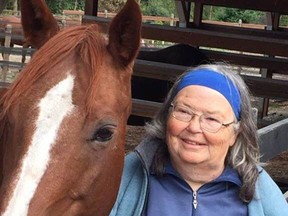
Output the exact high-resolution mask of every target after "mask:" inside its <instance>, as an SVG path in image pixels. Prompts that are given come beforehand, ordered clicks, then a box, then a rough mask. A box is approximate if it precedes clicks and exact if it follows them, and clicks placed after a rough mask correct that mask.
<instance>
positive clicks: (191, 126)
mask: <svg viewBox="0 0 288 216" xmlns="http://www.w3.org/2000/svg"><path fill="white" fill-rule="evenodd" d="M186 129H187V130H188V131H189V132H191V133H202V128H201V124H200V116H197V115H194V116H193V117H192V119H191V121H190V122H189V123H188V125H187V128H186Z"/></svg>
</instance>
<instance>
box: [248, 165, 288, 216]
mask: <svg viewBox="0 0 288 216" xmlns="http://www.w3.org/2000/svg"><path fill="white" fill-rule="evenodd" d="M248 210H249V216H288V203H287V202H286V200H285V198H284V195H283V194H282V192H281V190H280V189H279V187H278V186H277V185H276V183H275V182H274V181H273V180H272V178H271V177H270V176H269V175H268V173H267V172H266V171H265V170H264V169H262V170H261V171H260V173H259V178H258V180H257V183H256V194H255V198H254V199H253V200H252V201H251V202H250V203H249V205H248Z"/></svg>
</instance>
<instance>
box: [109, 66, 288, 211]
mask: <svg viewBox="0 0 288 216" xmlns="http://www.w3.org/2000/svg"><path fill="white" fill-rule="evenodd" d="M252 115H253V114H252V111H251V104H250V95H249V92H248V89H247V87H246V85H245V83H244V82H243V80H242V78H241V77H240V76H239V75H237V74H234V73H233V72H232V71H230V70H228V69H227V68H226V67H223V66H220V65H204V66H203V65H202V66H200V67H197V68H195V69H193V70H190V71H188V72H187V73H185V74H184V75H183V76H181V77H180V78H179V79H178V80H177V81H176V82H175V84H174V86H173V87H172V89H171V91H170V92H169V94H168V96H167V99H166V101H165V102H164V104H163V106H162V108H161V110H160V111H159V113H158V114H157V116H156V117H155V119H154V120H153V121H152V122H151V123H150V124H148V125H146V130H147V137H146V138H145V140H144V141H142V142H141V143H140V145H139V146H138V147H137V148H136V149H135V151H134V152H132V153H130V154H129V155H128V156H126V161H125V168H124V173H123V177H122V183H121V187H120V191H119V194H118V198H117V201H116V203H115V206H114V208H113V210H112V212H111V214H110V215H111V216H112V215H118V216H120V215H123V216H124V215H125V216H129V215H131V216H132V215H133V216H138V215H139V216H140V215H147V216H161V215H163V216H170V215H171V216H176V215H179V216H180V215H181V216H182V215H189V216H190V215H197V216H208V215H209V216H213V215H215V216H216V215H217V216H219V215H221V216H225V215H227V216H228V215H229V216H231V215H237V216H242V215H243V216H244V215H245V216H248V215H249V216H284V215H288V205H287V203H286V201H285V199H284V196H283V194H282V193H281V191H280V189H279V188H278V187H277V185H276V184H275V183H274V182H273V180H272V179H271V178H270V177H269V175H268V174H267V173H266V172H265V170H264V169H263V168H261V167H260V166H259V165H258V163H259V147H258V138H257V128H256V125H255V123H254V121H253V119H254V118H253V116H252Z"/></svg>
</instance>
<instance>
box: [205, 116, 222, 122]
mask: <svg viewBox="0 0 288 216" xmlns="http://www.w3.org/2000/svg"><path fill="white" fill-rule="evenodd" d="M205 120H206V121H207V122H217V123H220V121H219V120H218V119H216V118H213V117H209V116H207V117H205Z"/></svg>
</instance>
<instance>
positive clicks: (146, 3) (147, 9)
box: [140, 0, 176, 17]
mask: <svg viewBox="0 0 288 216" xmlns="http://www.w3.org/2000/svg"><path fill="white" fill-rule="evenodd" d="M140 6H141V10H142V13H143V15H149V16H166V17H170V16H171V14H172V13H173V14H175V13H176V11H175V3H174V1H170V0H169V1H167V0H141V1H140Z"/></svg>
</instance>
